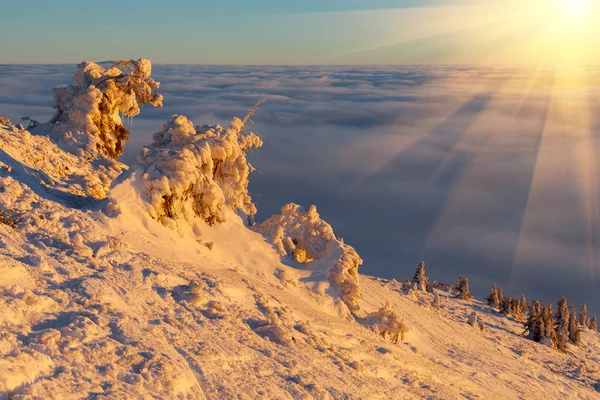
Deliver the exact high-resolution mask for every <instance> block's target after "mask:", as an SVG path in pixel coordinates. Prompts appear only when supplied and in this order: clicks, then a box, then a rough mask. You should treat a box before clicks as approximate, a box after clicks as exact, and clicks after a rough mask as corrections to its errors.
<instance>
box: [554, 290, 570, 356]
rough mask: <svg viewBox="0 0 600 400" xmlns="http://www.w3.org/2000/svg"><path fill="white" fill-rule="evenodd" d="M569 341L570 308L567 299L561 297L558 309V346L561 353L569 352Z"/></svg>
mask: <svg viewBox="0 0 600 400" xmlns="http://www.w3.org/2000/svg"><path fill="white" fill-rule="evenodd" d="M568 339H569V306H568V305H567V298H566V297H564V296H563V297H561V298H560V300H559V301H558V303H557V307H556V346H557V348H558V349H559V350H560V351H566V350H567V340H568Z"/></svg>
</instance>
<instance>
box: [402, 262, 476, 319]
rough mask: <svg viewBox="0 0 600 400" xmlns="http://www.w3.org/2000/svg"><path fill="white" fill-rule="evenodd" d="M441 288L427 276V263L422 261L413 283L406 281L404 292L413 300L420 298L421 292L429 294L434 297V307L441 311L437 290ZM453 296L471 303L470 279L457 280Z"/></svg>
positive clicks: (453, 288) (459, 278)
mask: <svg viewBox="0 0 600 400" xmlns="http://www.w3.org/2000/svg"><path fill="white" fill-rule="evenodd" d="M439 287H440V285H439V283H438V282H437V281H431V280H430V279H429V278H428V277H427V275H426V274H425V262H424V261H422V262H421V263H420V264H419V265H418V266H417V269H416V270H415V274H414V276H413V278H412V281H409V280H408V278H407V279H405V281H404V285H403V292H404V293H405V294H407V295H409V296H411V297H413V298H416V299H418V298H419V292H428V293H432V294H433V295H434V298H433V301H432V304H431V305H432V307H433V308H436V309H439V308H440V299H439V295H438V293H437V292H436V291H435V289H438V288H439ZM452 292H453V294H454V295H455V296H456V297H457V298H460V299H462V300H465V301H467V302H471V291H470V290H469V278H466V277H462V276H461V277H458V279H456V284H455V285H454V287H452Z"/></svg>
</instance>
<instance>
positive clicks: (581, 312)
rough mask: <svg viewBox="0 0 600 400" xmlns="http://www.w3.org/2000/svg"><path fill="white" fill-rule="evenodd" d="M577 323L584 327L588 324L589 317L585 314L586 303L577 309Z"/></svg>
mask: <svg viewBox="0 0 600 400" xmlns="http://www.w3.org/2000/svg"><path fill="white" fill-rule="evenodd" d="M579 325H581V326H583V327H585V328H587V327H588V326H589V325H590V319H589V318H588V315H587V304H584V305H583V306H581V309H579Z"/></svg>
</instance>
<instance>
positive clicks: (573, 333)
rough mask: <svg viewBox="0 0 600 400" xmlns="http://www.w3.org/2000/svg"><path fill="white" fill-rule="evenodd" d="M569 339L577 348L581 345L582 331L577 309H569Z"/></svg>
mask: <svg viewBox="0 0 600 400" xmlns="http://www.w3.org/2000/svg"><path fill="white" fill-rule="evenodd" d="M569 339H570V340H571V342H573V344H575V345H577V346H579V345H580V344H581V331H580V329H579V325H578V324H577V314H576V313H575V307H569Z"/></svg>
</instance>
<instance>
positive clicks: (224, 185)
mask: <svg viewBox="0 0 600 400" xmlns="http://www.w3.org/2000/svg"><path fill="white" fill-rule="evenodd" d="M243 127H244V121H242V120H240V119H239V118H234V119H233V120H232V121H231V123H230V125H229V127H228V128H223V127H221V126H219V125H215V126H208V125H204V126H202V127H194V125H193V124H192V122H191V121H189V120H188V119H187V118H186V117H185V116H183V115H174V116H172V117H171V119H170V120H169V121H167V122H166V123H165V124H164V125H163V129H162V130H161V131H160V132H158V133H155V134H154V140H153V143H152V144H151V145H150V146H148V147H146V148H144V149H143V150H142V153H141V154H140V155H139V156H138V158H137V160H136V164H135V167H136V171H138V173H139V174H140V175H141V176H140V178H139V179H140V181H141V185H140V187H141V189H142V191H143V192H144V195H145V197H146V200H147V201H148V202H149V204H150V207H149V211H150V214H151V216H152V217H153V218H155V219H157V220H159V221H161V222H162V223H163V224H165V225H171V224H176V223H177V221H178V220H180V219H183V220H193V219H194V218H196V217H197V218H200V219H202V220H204V221H205V222H206V223H207V224H208V225H214V224H216V223H220V222H223V221H224V218H225V216H224V213H225V208H226V207H229V209H231V210H233V211H242V212H244V213H245V214H246V215H254V214H256V206H255V205H254V203H253V202H252V199H251V197H250V194H249V193H248V183H249V180H248V177H249V175H250V172H251V171H253V167H252V165H251V164H250V163H249V162H248V160H247V158H246V152H248V151H250V150H251V149H254V148H259V147H261V146H262V144H263V142H262V140H261V139H260V137H258V135H255V134H254V133H251V132H250V133H244V132H243V131H242V129H243Z"/></svg>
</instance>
